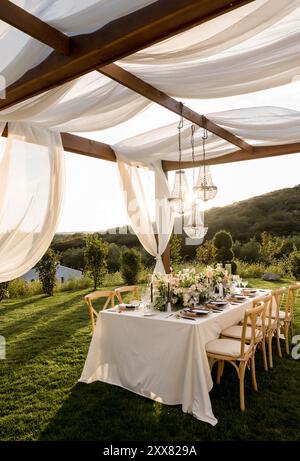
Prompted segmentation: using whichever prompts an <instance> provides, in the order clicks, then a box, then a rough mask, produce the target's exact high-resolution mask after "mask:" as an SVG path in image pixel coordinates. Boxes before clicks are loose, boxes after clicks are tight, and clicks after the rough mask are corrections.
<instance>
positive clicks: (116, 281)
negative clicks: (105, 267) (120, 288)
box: [103, 271, 123, 287]
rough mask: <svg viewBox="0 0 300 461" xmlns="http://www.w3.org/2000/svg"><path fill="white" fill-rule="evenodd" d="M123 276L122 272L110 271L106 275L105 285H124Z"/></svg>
mask: <svg viewBox="0 0 300 461" xmlns="http://www.w3.org/2000/svg"><path fill="white" fill-rule="evenodd" d="M122 284H123V278H122V274H121V272H119V271H117V272H113V273H108V274H106V275H105V276H104V279H103V285H104V286H106V287H112V286H116V285H122Z"/></svg>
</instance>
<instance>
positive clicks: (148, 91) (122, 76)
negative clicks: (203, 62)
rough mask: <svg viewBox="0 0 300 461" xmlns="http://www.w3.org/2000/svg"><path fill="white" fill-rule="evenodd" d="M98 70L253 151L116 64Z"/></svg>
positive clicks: (242, 141) (236, 137)
mask: <svg viewBox="0 0 300 461" xmlns="http://www.w3.org/2000/svg"><path fill="white" fill-rule="evenodd" d="M98 70H99V72H101V73H102V74H104V75H106V76H107V77H109V78H111V79H112V80H115V81H116V82H118V83H120V84H122V85H124V86H126V87H127V88H129V89H131V90H133V91H134V92H135V93H138V94H140V95H142V96H144V97H145V98H147V99H149V100H150V101H153V102H155V103H157V104H159V105H160V106H162V107H164V108H165V109H168V110H170V111H171V112H174V113H175V114H178V115H182V116H183V117H184V118H185V119H186V120H189V121H190V122H192V123H195V124H196V125H198V126H200V127H203V128H206V129H207V130H208V131H210V132H211V133H214V134H215V135H217V136H219V137H220V138H223V139H225V140H226V141H228V142H229V143H231V144H233V145H235V146H237V147H239V148H240V149H241V150H245V151H247V152H250V153H251V152H253V147H252V146H251V145H250V144H248V143H247V142H246V141H244V140H243V139H241V138H239V137H238V136H236V135H234V134H233V133H230V131H228V130H226V129H225V128H222V127H221V126H219V125H217V124H216V123H214V122H212V121H211V120H209V119H208V118H207V117H205V116H204V115H200V114H198V113H197V112H195V111H194V110H192V109H189V108H188V107H186V106H185V105H182V103H180V102H179V101H176V99H174V98H171V97H170V96H168V95H167V94H166V93H164V92H163V91H160V90H158V89H157V88H154V87H153V86H152V85H149V83H146V82H145V81H144V80H141V79H140V78H139V77H136V76H135V75H133V74H131V73H130V72H128V71H126V70H125V69H123V68H122V67H120V66H117V65H116V64H109V65H108V66H105V67H101V68H100V69H98Z"/></svg>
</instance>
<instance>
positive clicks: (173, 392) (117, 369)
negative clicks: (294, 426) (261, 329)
mask: <svg viewBox="0 0 300 461" xmlns="http://www.w3.org/2000/svg"><path fill="white" fill-rule="evenodd" d="M261 295H262V293H260V295H259V296H261ZM252 302H253V299H247V300H246V301H245V302H243V303H242V304H239V305H229V306H228V307H227V308H226V309H224V311H223V312H221V313H210V314H209V315H207V316H205V317H201V318H197V319H196V320H195V321H191V320H185V319H176V317H175V316H172V317H169V315H170V314H168V313H165V312H157V313H155V315H154V316H152V317H145V316H144V315H143V313H142V312H139V311H133V312H132V311H131V312H122V313H118V312H117V311H115V312H114V311H113V310H106V311H102V312H101V313H100V315H99V316H98V319H97V323H96V329H95V333H94V335H93V337H92V340H91V344H90V348H89V352H88V356H87V359H86V362H85V365H84V369H83V372H82V375H81V377H80V380H79V381H80V382H84V383H92V382H94V381H103V382H105V383H109V384H113V385H116V386H120V387H123V388H125V389H127V390H130V391H131V392H135V393H136V394H139V395H142V396H143V397H147V398H150V399H152V400H155V401H158V402H161V403H164V404H167V405H178V404H181V405H182V411H183V412H185V413H190V414H192V415H193V416H194V417H195V418H197V419H199V420H201V421H205V422H207V423H210V424H212V425H215V424H217V419H216V418H215V416H214V414H213V410H212V406H211V402H210V396H209V392H210V390H211V389H212V387H213V381H212V378H211V372H210V368H209V363H208V359H207V355H206V351H205V345H206V343H208V342H209V341H211V340H213V339H216V338H218V337H219V335H220V333H221V331H222V330H223V329H224V328H227V327H229V326H231V325H234V324H237V323H238V322H239V321H240V320H242V318H243V313H244V311H245V309H247V308H251V307H252Z"/></svg>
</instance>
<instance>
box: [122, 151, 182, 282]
mask: <svg viewBox="0 0 300 461" xmlns="http://www.w3.org/2000/svg"><path fill="white" fill-rule="evenodd" d="M150 168H151V169H152V170H153V171H154V175H155V197H152V200H153V201H154V198H155V215H156V227H154V224H153V222H152V219H151V214H150V209H149V205H148V201H147V197H146V192H145V180H147V179H148V178H146V175H147V174H149V168H144V167H142V166H135V165H130V164H128V163H127V162H126V161H124V160H122V159H121V158H118V169H119V176H120V181H121V186H122V190H123V191H124V197H125V202H126V209H127V214H128V218H129V221H130V224H131V226H132V229H133V231H134V233H135V234H136V235H137V237H138V239H139V240H140V242H141V244H142V245H143V247H144V248H145V250H146V251H147V252H148V253H150V254H151V255H152V256H154V257H155V259H156V265H155V269H154V272H157V273H161V274H164V273H165V268H164V265H163V262H162V254H163V252H164V251H165V249H166V246H167V244H168V241H169V239H170V236H171V233H172V229H173V222H174V218H173V213H172V211H171V208H170V206H169V203H168V200H167V198H168V196H169V186H168V181H167V178H166V176H165V174H164V173H163V171H162V168H161V164H160V162H158V163H154V164H152V165H150ZM148 191H149V189H148ZM148 193H149V192H148ZM155 234H157V240H156V238H155Z"/></svg>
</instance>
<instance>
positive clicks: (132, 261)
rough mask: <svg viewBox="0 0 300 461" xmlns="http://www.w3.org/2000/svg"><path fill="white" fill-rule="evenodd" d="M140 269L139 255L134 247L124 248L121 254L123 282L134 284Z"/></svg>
mask: <svg viewBox="0 0 300 461" xmlns="http://www.w3.org/2000/svg"><path fill="white" fill-rule="evenodd" d="M140 270H141V255H140V253H139V252H137V251H136V250H135V249H131V250H125V251H124V252H123V253H122V256H121V273H122V277H123V279H124V282H125V283H127V284H128V285H134V284H135V283H137V282H138V278H139V273H140Z"/></svg>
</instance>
